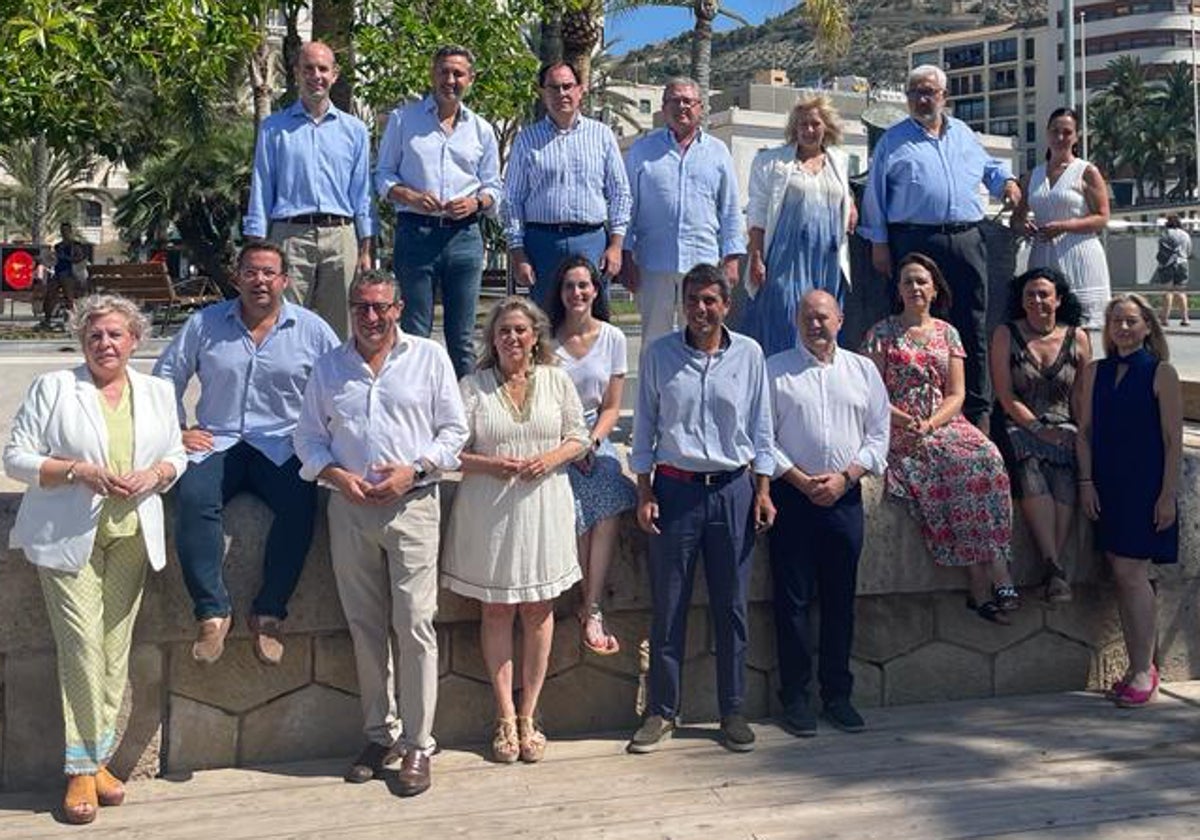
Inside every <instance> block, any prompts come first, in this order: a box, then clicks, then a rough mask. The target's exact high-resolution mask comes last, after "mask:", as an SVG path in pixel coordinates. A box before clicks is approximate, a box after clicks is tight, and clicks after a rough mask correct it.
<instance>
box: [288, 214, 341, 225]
mask: <svg viewBox="0 0 1200 840" xmlns="http://www.w3.org/2000/svg"><path fill="white" fill-rule="evenodd" d="M275 221H277V222H283V223H284V224H285V225H311V226H312V227H342V226H343V225H348V224H350V223H351V222H353V221H354V220H353V219H351V218H350V217H349V216H338V215H335V214H333V213H304V214H303V215H300V216H291V217H289V218H286V219H276V220H275Z"/></svg>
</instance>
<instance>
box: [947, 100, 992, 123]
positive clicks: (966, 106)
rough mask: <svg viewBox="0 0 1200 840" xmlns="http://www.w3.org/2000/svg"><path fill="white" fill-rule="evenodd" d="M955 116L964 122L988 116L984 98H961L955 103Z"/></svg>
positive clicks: (976, 120) (975, 120)
mask: <svg viewBox="0 0 1200 840" xmlns="http://www.w3.org/2000/svg"><path fill="white" fill-rule="evenodd" d="M954 116H956V117H958V118H959V119H960V120H962V121H963V122H978V121H980V120H983V119H984V118H985V117H986V116H987V106H986V105H985V104H984V101H983V99H981V98H977V99H960V100H959V101H957V102H955V103H954Z"/></svg>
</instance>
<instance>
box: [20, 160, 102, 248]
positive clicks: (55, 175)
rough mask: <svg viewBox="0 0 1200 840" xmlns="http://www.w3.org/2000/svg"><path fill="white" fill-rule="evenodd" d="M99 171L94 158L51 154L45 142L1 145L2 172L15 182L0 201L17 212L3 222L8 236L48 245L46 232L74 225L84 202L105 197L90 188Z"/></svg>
mask: <svg viewBox="0 0 1200 840" xmlns="http://www.w3.org/2000/svg"><path fill="white" fill-rule="evenodd" d="M98 166H99V163H98V161H96V160H95V159H94V158H93V157H91V156H90V155H88V154H81V153H75V154H72V153H68V152H61V151H56V150H53V149H48V148H46V147H45V145H44V142H43V141H42V140H41V138H33V139H29V140H14V141H12V142H11V143H6V144H4V145H3V146H0V169H3V170H4V171H5V172H6V173H7V174H8V177H9V178H10V179H12V181H13V183H12V184H11V185H0V196H3V197H5V198H7V199H9V202H8V206H9V207H10V208H11V209H10V211H9V212H8V213H6V214H5V215H4V216H3V217H0V228H3V229H5V231H6V232H7V234H8V235H12V234H14V233H20V234H21V235H22V236H26V237H29V239H30V240H32V241H42V239H44V233H45V232H48V231H52V230H55V229H57V228H58V226H59V225H60V224H61V223H63V222H74V221H75V217H76V215H77V210H78V201H79V199H80V198H97V199H98V198H99V197H100V191H99V190H96V189H94V188H93V187H91V186H90V185H89V184H88V181H89V180H90V178H91V177H92V175H93V174H94V173H95V172H96V170H97V168H98ZM39 201H41V202H43V204H42V205H41V206H39ZM38 227H40V230H35V228H38Z"/></svg>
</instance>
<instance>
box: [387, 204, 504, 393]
mask: <svg viewBox="0 0 1200 840" xmlns="http://www.w3.org/2000/svg"><path fill="white" fill-rule="evenodd" d="M437 221H438V220H437V219H427V218H425V217H421V216H417V215H416V214H413V213H400V214H398V215H397V217H396V241H395V246H394V252H393V265H394V267H395V271H396V281H397V282H398V283H399V284H400V292H401V294H402V295H404V313H403V314H402V315H401V316H400V328H401V329H402V330H404V331H405V332H406V333H409V334H411V335H419V336H422V337H424V338H428V337H429V333H430V332H431V331H432V330H433V302H434V297H435V294H436V291H435V289H440V290H441V294H442V316H443V323H442V331H443V332H444V333H445V335H446V350H447V351H448V352H449V354H450V361H451V362H452V363H453V364H454V374H455V375H456V376H457V377H458V378H459V379H461V378H462V377H464V376H466V375H467V374H468V373H470V372H471V371H473V370H475V307H476V305H477V304H478V302H479V286H480V283H481V282H482V279H483V234H482V233H481V232H480V230H479V224H478V222H476V223H473V224H469V225H462V226H461V227H438V225H437Z"/></svg>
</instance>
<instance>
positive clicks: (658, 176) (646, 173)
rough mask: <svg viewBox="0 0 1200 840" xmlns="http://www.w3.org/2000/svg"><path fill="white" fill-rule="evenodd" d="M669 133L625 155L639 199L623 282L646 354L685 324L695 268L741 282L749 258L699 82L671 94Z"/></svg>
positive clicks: (653, 135) (666, 111)
mask: <svg viewBox="0 0 1200 840" xmlns="http://www.w3.org/2000/svg"><path fill="white" fill-rule="evenodd" d="M662 109H663V117H664V119H665V120H666V123H667V124H666V126H665V127H664V128H660V129H657V130H655V131H652V132H650V133H649V134H647V135H646V136H644V137H642V138H640V139H639V140H637V142H635V143H634V144H633V145H632V146H631V147H630V148H629V151H628V152H627V153H626V155H625V171H626V174H627V175H628V177H629V190H630V193H631V195H632V197H633V210H632V213H631V216H630V220H629V232H628V234H627V235H626V237H625V244H624V247H625V253H624V255H623V258H622V260H621V282H622V283H623V284H624V285H625V287H626V288H628V289H629V290H630V291H631V292H634V293H635V294H636V295H637V302H638V311H639V312H640V313H641V316H642V348H643V351H644V350H645V348H647V347H649V346H650V343H651V342H652V341H654V339H656V338H658V337H659V336H660V335H663V334H664V333H668V332H671V331H672V330H674V329H677V328H678V327H679V326H680V324H682V322H683V318H682V312H681V303H682V301H681V300H680V294H679V289H680V286H679V284H680V281H681V280H682V279H683V275H684V274H685V273H686V272H688V271H690V270H691V268H692V266H695V265H699V264H700V263H710V264H713V265H716V264H721V266H722V268H723V269H724V271H725V278H726V280H728V281H729V284H730V285H731V286H732V285H736V284H737V281H738V258H739V257H741V256H742V255H743V254H744V253H745V252H746V240H745V236H744V235H743V231H742V213H741V207H740V204H741V202H740V199H739V198H738V183H737V173H736V172H735V171H734V168H733V157H732V156H731V155H730V154H729V149H727V148H726V147H725V144H724V143H722V142H721V141H720V140H718V139H717V138H716V137H713V136H712V135H711V134H708V133H707V132H705V131H703V130H702V129H701V128H700V118H701V116H702V114H703V112H704V105H703V102H702V101H701V99H700V88H699V86H698V85H697V84H696V82H695V81H693V80H692V79H687V78H677V79H672V80H670V81H669V82H667V84H666V87H664V88H663V98H662Z"/></svg>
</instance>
